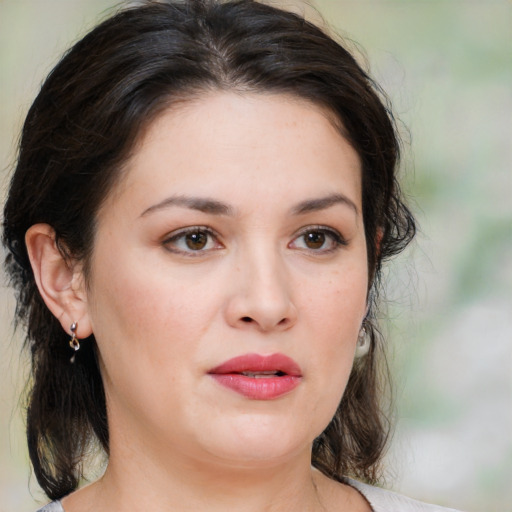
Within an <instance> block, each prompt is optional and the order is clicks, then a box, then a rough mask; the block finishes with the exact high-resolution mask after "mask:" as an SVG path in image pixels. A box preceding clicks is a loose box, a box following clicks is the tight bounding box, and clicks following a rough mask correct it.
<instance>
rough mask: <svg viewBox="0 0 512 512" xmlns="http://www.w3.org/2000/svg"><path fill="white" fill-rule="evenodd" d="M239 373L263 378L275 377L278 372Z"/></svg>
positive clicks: (254, 377)
mask: <svg viewBox="0 0 512 512" xmlns="http://www.w3.org/2000/svg"><path fill="white" fill-rule="evenodd" d="M241 374H242V375H244V376H245V377H252V378H253V379H265V378H269V377H275V376H276V375H277V374H278V372H276V371H269V372H242V373H241Z"/></svg>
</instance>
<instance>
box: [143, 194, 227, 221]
mask: <svg viewBox="0 0 512 512" xmlns="http://www.w3.org/2000/svg"><path fill="white" fill-rule="evenodd" d="M171 206H181V207H183V208H190V209H191V210H198V211H200V212H203V213H210V214H213V215H234V210H233V208H232V207H231V206H229V205H227V204H225V203H222V202H221V201H217V200H215V199H210V198H208V197H191V196H172V197H168V198H166V199H164V200H163V201H160V202H159V203H157V204H154V205H153V206H150V207H149V208H147V209H146V210H144V211H143V212H142V214H141V215H140V216H141V217H144V216H145V215H147V214H148V213H152V212H154V211H157V210H162V209H164V208H169V207H171Z"/></svg>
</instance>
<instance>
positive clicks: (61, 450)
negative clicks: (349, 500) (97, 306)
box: [3, 0, 415, 499]
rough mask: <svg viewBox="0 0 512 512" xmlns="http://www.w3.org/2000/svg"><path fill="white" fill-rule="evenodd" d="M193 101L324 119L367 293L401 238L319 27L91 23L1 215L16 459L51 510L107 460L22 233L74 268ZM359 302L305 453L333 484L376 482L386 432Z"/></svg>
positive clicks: (94, 376)
mask: <svg viewBox="0 0 512 512" xmlns="http://www.w3.org/2000/svg"><path fill="white" fill-rule="evenodd" d="M208 90H236V91H250V92H274V93H286V94H292V95H295V96H297V97H299V98H303V99H306V100H308V101H311V102H313V103H314V104H317V105H319V106H321V107H323V108H327V109H328V110H329V111H330V112H331V113H332V114H334V115H335V117H336V119H337V121H338V124H339V125H340V130H341V132H342V135H343V136H344V137H345V138H346V139H347V140H348V141H349V142H350V143H351V144H352V146H353V147H354V149H355V150H356V151H357V153H358V154H359V157H360V159H361V164H362V183H363V198H362V200H363V216H364V224H365V233H366V239H367V246H368V270H369V276H370V283H371V288H372V290H369V297H377V295H378V288H379V276H380V269H381V264H382V262H383V261H384V260H385V259H386V258H388V257H390V256H392V255H394V254H396V253H398V252H399V251H401V250H402V249H403V248H404V247H405V246H406V245H407V243H408V242H409V241H410V239H411V238H412V237H413V236H414V231H415V228H414V221H413V218H412V216H411V214H410V212H409V211H408V209H407V208H406V207H405V206H404V204H403V202H402V200H401V195H400V190H399V187H398V184H397V180H396V171H397V163H398V159H399V142H398V138H397V133H396V127H395V123H394V120H393V117H392V115H391V113H390V111H389V109H388V108H387V107H386V102H385V100H384V99H383V98H384V96H383V94H382V92H381V91H380V89H379V87H378V86H377V85H376V84H375V83H374V82H373V81H372V80H371V79H370V78H369V77H368V76H367V74H366V73H365V72H364V71H363V70H362V69H361V67H360V66H359V65H358V64H357V62H356V60H355V59H354V58H353V57H352V55H351V54H350V53H349V52H348V51H347V50H346V49H345V48H344V47H342V46H341V45H340V44H339V43H337V42H336V41H335V40H333V39H332V38H331V37H330V36H328V35H326V33H324V32H323V31H322V30H321V29H319V28H317V27H316V26H314V25H312V24H311V23H309V22H307V21H305V20H304V19H302V18H301V17H300V16H297V15H295V14H292V13H290V12H286V11H282V10H280V9H276V8H274V7H270V6H267V5H263V4H261V3H258V2H255V1H252V0H234V1H225V2H223V1H215V0H190V1H171V0H169V1H165V2H151V1H147V2H144V3H143V5H141V6H139V7H132V8H128V9H124V10H122V11H120V12H118V13H117V14H115V15H114V16H112V17H111V18H109V19H107V20H106V21H105V22H103V23H101V24H100V25H99V26H98V27H96V28H95V29H94V30H92V31H91V32H90V33H89V34H87V35H86V36H85V37H84V38H83V39H82V40H80V41H79V42H78V43H76V44H75V45H74V46H73V47H72V48H71V49H70V50H69V51H68V52H67V53H66V55H65V56H64V57H63V58H62V60H61V61H60V62H59V63H58V65H57V66H56V67H55V68H54V70H53V71H52V72H51V73H50V75H49V76H48V78H47V79H46V81H45V82H44V84H43V86H42V88H41V91H40V93H39V94H38V96H37V98H36V100H35V101H34V103H33V105H32V107H31V108H30V110H29V112H28V115H27V118H26V121H25V123H24V126H23V131H22V135H21V139H20V145H19V157H18V161H17V167H16V170H15V173H14V175H13V177H12V182H11V186H10V191H9V196H8V199H7V203H6V205H5V210H4V225H3V227H4V233H3V242H4V244H5V246H6V247H7V249H8V255H7V257H6V265H7V269H8V272H9V275H10V278H11V282H12V284H13V286H14V287H15V288H16V290H17V294H18V295H17V299H18V302H17V312H16V314H17V319H18V322H20V323H21V324H23V325H24V326H25V328H26V331H27V337H26V344H27V346H28V347H29V348H30V350H31V356H32V380H31V388H30V394H29V402H28V411H27V437H28V445H29V453H30V458H31V460H32V464H33V467H34V471H35V474H36V477H37V479H38V481H39V483H40V485H41V487H42V488H43V489H44V491H45V492H46V493H47V495H48V496H49V497H50V498H51V499H56V498H61V497H62V496H64V495H66V494H67V493H69V492H71V491H73V490H74V489H76V487H77V485H78V483H79V480H80V478H81V476H82V471H83V468H82V461H83V459H84V454H85V452H86V450H87V449H88V447H89V446H90V443H91V441H94V440H95V439H96V440H98V441H99V443H100V444H101V446H102V447H103V449H104V450H105V452H106V453H107V454H108V451H109V436H108V424H107V414H106V401H105V393H104V389H103V384H102V380H101V375H100V371H99V368H98V358H97V353H96V343H95V340H94V336H91V337H90V339H89V340H88V342H87V343H83V344H82V349H81V350H80V352H79V354H78V355H77V359H76V362H75V364H70V362H69V359H70V355H71V352H72V350H71V349H70V348H69V345H68V335H67V334H66V333H65V332H64V331H63V330H62V328H61V326H60V324H59V322H58V321H57V320H56V319H55V318H54V317H53V315H52V314H51V313H50V311H49V310H48V309H47V307H46V305H45V304H44V302H43V300H42V298H41V296H40V295H39V293H38V290H37V287H36V283H35V281H34V276H33V273H32V269H31V266H30V262H29V259H28V256H27V250H26V247H25V242H24V236H25V233H26V231H27V229H28V228H29V227H30V226H32V225H33V224H36V223H47V224H49V225H51V226H52V227H53V229H54V230H55V236H56V242H57V244H58V247H59V248H60V250H61V251H62V252H63V254H64V255H65V256H66V257H68V258H72V259H76V260H81V261H82V262H84V263H85V266H86V268H87V262H88V261H89V258H90V256H91V251H92V250H93V247H94V235H95V216H96V213H97V211H98V208H99V207H100V205H101V203H102V201H103V200H104V199H105V197H106V196H107V195H108V193H109V191H110V190H111V187H112V186H113V184H114V183H115V182H116V180H118V179H119V173H120V172H122V171H121V169H122V164H123V163H124V162H125V161H126V160H127V158H128V157H129V156H130V152H131V151H132V150H133V148H134V144H135V142H136V141H137V138H138V136H140V134H141V133H142V130H143V129H144V128H145V127H147V126H148V124H149V123H151V121H152V120H154V119H155V117H156V116H157V115H158V114H159V113H160V112H162V111H163V110H164V109H166V108H168V107H171V108H172V105H173V103H175V102H176V101H179V100H181V99H187V98H190V97H192V96H194V95H197V94H201V92H204V91H208ZM370 292H371V293H370ZM371 302H372V304H371V308H370V311H369V314H368V318H367V320H366V329H367V331H368V333H369V336H370V338H371V349H370V352H369V354H368V355H367V356H365V357H364V358H362V359H361V360H359V361H358V362H356V364H355V365H354V368H353V371H352V373H351V376H350V379H349V383H348V386H347V389H346V391H345V394H344V396H343V399H342V401H341V403H340V405H339V407H338V410H337V412H336V414H335V416H334V418H333V420H332V421H331V423H330V424H329V426H328V427H327V428H326V430H325V431H324V432H323V433H322V434H321V435H320V436H319V437H318V438H317V439H316V440H315V442H314V446H313V455H312V462H313V465H314V466H316V467H317V468H319V469H320V470H321V471H322V472H324V473H325V474H327V475H328V476H330V477H332V478H336V479H339V478H341V477H342V476H355V477H359V478H362V479H364V480H366V481H369V482H375V481H376V480H377V479H378V476H379V462H380V460H381V457H382V453H383V449H384V445H385V441H386V438H387V434H388V423H387V422H386V420H385V417H384V416H383V414H382V412H381V405H380V396H381V390H380V384H379V383H380V381H379V375H378V368H379V366H378V362H379V360H380V359H381V357H382V356H381V350H382V341H381V339H380V337H379V336H378V331H377V329H376V325H375V304H373V302H375V301H374V300H371Z"/></svg>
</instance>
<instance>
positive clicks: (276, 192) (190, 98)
mask: <svg viewBox="0 0 512 512" xmlns="http://www.w3.org/2000/svg"><path fill="white" fill-rule="evenodd" d="M380 96H381V94H380V91H379V89H378V87H377V86H376V85H375V84H373V83H372V81H371V80H370V79H369V78H368V76H366V74H365V73H364V72H363V71H362V70H361V69H360V67H359V66H358V65H357V63H356V61H355V60H354V59H353V58H352V56H351V55H350V54H349V53H348V52H347V51H346V50H345V49H344V48H342V47H341V46H340V45H339V44H338V43H336V42H334V41H333V40H332V39H331V38H330V37H329V36H327V35H326V34H324V33H323V32H322V31H321V30H319V29H318V28H316V27H314V26H312V25H311V24H309V23H307V22H305V21H304V20H302V19H301V18H299V17H297V16H296V15H293V14H290V13H288V12H283V11H281V10H278V9H276V8H273V7H269V6H266V5H262V4H260V3H257V2H253V1H250V0H241V1H234V2H222V3H221V2H217V1H213V0H212V1H207V0H203V1H200V0H196V1H193V0H192V1H188V2H175V1H168V2H163V3H156V2H146V3H145V4H144V5H143V6H141V7H137V8H132V9H126V10H124V11H122V12H120V13H119V14H117V15H116V16H114V17H112V18H111V19H109V20H107V21H105V22H104V23H102V24H101V25H99V26H98V27H97V28H96V29H94V30H93V31H92V32H91V33H89V34H88V35H87V36H86V37H85V38H84V39H82V40H81V41H79V42H78V43H77V44H76V45H75V46H74V47H73V48H72V49H71V50H70V51H69V52H68V53H67V55H66V56H65V57H64V58H63V59H62V61H61V62H60V63H59V64H58V65H57V67H56V68H55V69H54V71H53V72H52V73H51V74H50V76H49V77H48V79H47V80H46V82H45V84H44V85H43V87H42V89H41V92H40V94H39V95H38V97H37V99H36V100H35V102H34V104H33V105H32V107H31V109H30V111H29V114H28V116H27V119H26V122H25V125H24V128H23V133H22V138H21V142H20V152H19V158H18V165H17V168H16V171H15V174H14V176H13V179H12V183H11V188H10V192H9V197H8V200H7V203H6V206H5V212H4V243H5V245H6V246H7V248H8V250H9V255H8V256H7V268H8V270H9V272H10V276H11V279H12V282H13V285H14V286H15V287H16V289H17V291H18V310H17V313H18V319H19V321H21V322H23V323H24V324H26V326H27V344H28V345H29V347H30V349H31V352H32V371H33V387H32V390H31V395H30V404H29V408H28V417H27V435H28V444H29V452H30V456H31V460H32V464H33V466H34V471H35V474H36V476H37V479H38V481H39V483H40V485H41V487H42V488H43V489H44V491H45V492H46V493H47V495H48V497H49V498H50V499H52V500H55V501H54V502H53V503H52V504H50V505H48V506H47V507H45V508H43V509H42V510H45V511H50V510H52V511H53V510H56V511H62V510H65V511H66V512H81V511H85V510H125V509H148V510H154V511H159V510H180V511H183V510H217V509H221V508H222V509H223V510H226V509H228V510H258V511H260V510H278V511H283V512H284V511H288V510H294V511H301V510H307V511H316V510H318V511H338V510H347V511H354V512H355V511H369V510H374V511H377V512H378V511H387V510H389V511H391V510H392V511H393V512H396V511H400V510H441V509H440V508H438V507H433V506H428V505H422V504H420V503H419V502H416V501H414V500H410V499H408V498H404V497H401V496H398V495H396V494H393V493H389V492H387V491H383V490H380V489H378V488H377V487H372V486H371V485H370V484H376V483H378V481H379V477H380V469H381V468H380V461H381V457H382V453H383V450H384V447H385V442H386V438H387V435H388V425H387V422H386V419H385V417H384V415H383V413H382V410H381V408H382V404H381V401H382V397H381V396H380V390H381V388H382V382H381V379H380V377H379V375H380V373H379V368H381V364H382V361H381V360H382V353H381V352H382V341H381V340H380V338H379V336H378V332H377V327H376V323H375V317H376V306H377V305H376V303H375V298H376V297H377V296H378V285H379V276H380V270H381V265H382V263H383V261H384V260H385V259H386V258H388V257H390V256H392V255H394V254H396V253H398V252H399V251H401V250H402V249H403V248H404V247H405V246H406V245H407V243H408V242H409V241H410V240H411V238H412V237H413V235H414V221H413V218H412V216H411V214H410V213H409V211H408V210H407V208H406V207H405V205H404V204H403V203H402V200H401V197H400V190H399V187H398V184H397V181H396V166H397V162H398V157H399V142H398V139H397V135H396V132H395V128H394V123H393V118H392V116H391V114H390V113H389V111H388V110H387V109H386V107H385V106H384V105H383V103H382V100H381V99H380ZM36 183H37V186H34V185H35V184H36ZM95 443H99V445H100V446H101V448H102V449H103V450H104V452H105V454H106V456H107V458H108V464H107V466H106V469H105V472H104V474H103V476H102V477H101V478H100V479H98V480H97V481H96V482H94V483H92V484H91V485H88V486H85V487H82V488H80V489H78V487H79V483H80V480H81V479H82V476H83V465H84V462H85V460H86V457H87V455H88V453H89V452H90V450H91V448H92V447H93V446H94V444H95ZM356 479H359V480H361V481H364V482H366V483H360V481H358V480H356Z"/></svg>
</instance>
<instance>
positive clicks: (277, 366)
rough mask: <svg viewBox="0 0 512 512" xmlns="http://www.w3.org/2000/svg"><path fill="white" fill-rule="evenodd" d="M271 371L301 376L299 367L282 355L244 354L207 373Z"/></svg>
mask: <svg viewBox="0 0 512 512" xmlns="http://www.w3.org/2000/svg"><path fill="white" fill-rule="evenodd" d="M272 371H275V372H280V373H284V374H286V375H292V376H298V377H299V376H301V374H302V372H301V369H300V366H299V365H298V364H297V363H296V362H295V361H294V360H293V359H291V358H290V357H288V356H285V355H284V354H269V355H260V354H244V355H242V356H237V357H233V358H232V359H229V360H228V361H225V362H224V363H222V364H220V365H219V366H216V367H215V368H213V369H211V370H210V371H209V372H208V373H210V374H217V375H224V374H228V373H242V372H251V373H258V372H272Z"/></svg>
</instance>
